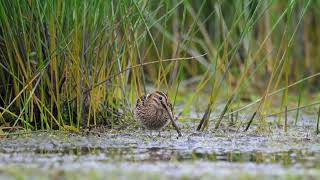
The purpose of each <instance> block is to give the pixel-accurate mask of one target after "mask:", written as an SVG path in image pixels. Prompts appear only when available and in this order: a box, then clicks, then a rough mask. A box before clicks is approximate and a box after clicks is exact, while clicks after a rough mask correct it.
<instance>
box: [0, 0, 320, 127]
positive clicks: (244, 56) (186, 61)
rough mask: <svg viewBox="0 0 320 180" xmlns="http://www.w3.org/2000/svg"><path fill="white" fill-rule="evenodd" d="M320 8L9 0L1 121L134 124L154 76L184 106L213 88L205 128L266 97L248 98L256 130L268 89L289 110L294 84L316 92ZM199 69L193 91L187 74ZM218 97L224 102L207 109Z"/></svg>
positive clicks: (266, 108)
mask: <svg viewBox="0 0 320 180" xmlns="http://www.w3.org/2000/svg"><path fill="white" fill-rule="evenodd" d="M319 8H320V3H319V1H289V2H284V1H249V0H248V1H234V2H232V1H216V2H213V1H186V0H181V1H178V0H175V1H169V0H160V1H154V0H150V1H136V0H120V1H103V0H97V1H77V0H70V1H62V0H48V1H40V0H29V1H26V0H18V1H5V0H1V1H0V23H1V27H0V59H1V61H0V93H1V94H0V109H1V111H0V119H1V121H0V123H1V124H4V125H5V126H21V127H23V128H25V129H32V130H37V129H68V128H69V129H70V128H76V129H79V128H80V127H85V126H91V125H99V124H104V125H108V126H109V127H111V128H113V127H115V126H120V127H125V126H127V125H129V124H134V122H135V121H134V120H133V118H132V108H133V106H134V102H135V99H136V97H137V96H140V95H142V94H144V93H146V91H147V88H146V86H149V85H152V86H153V87H155V88H158V89H164V90H168V91H169V95H170V96H171V97H174V98H173V99H179V100H180V101H182V102H183V103H184V105H185V106H184V109H183V112H187V111H188V110H189V109H190V106H191V104H192V103H193V102H194V101H195V99H196V98H197V97H198V94H199V93H203V92H208V90H209V93H210V99H209V100H208V102H204V103H206V104H207V108H206V109H203V112H205V113H204V116H203V118H202V120H201V121H200V124H199V126H198V129H199V130H200V129H205V128H206V127H208V125H209V124H210V122H211V121H210V119H211V120H217V121H216V122H215V127H216V128H219V126H220V124H221V122H222V121H223V119H224V117H225V116H227V115H228V114H232V113H233V112H231V111H230V109H235V111H236V112H238V111H237V109H239V108H241V107H239V104H242V103H241V99H243V98H246V99H251V100H252V101H254V100H256V99H254V97H257V96H258V97H261V99H260V100H259V101H256V102H257V103H258V105H257V106H251V105H250V106H247V107H251V108H253V109H254V110H253V115H252V119H251V120H250V121H249V122H248V126H247V128H249V127H250V125H251V123H252V121H253V120H254V119H255V118H256V115H259V116H258V119H260V121H259V123H258V124H259V125H260V127H261V128H263V127H264V126H265V123H264V122H265V121H264V118H265V117H266V116H267V115H268V113H269V112H270V107H271V102H273V101H275V100H276V99H274V98H269V97H270V94H272V93H273V92H276V91H277V90H279V89H281V88H282V91H281V92H283V94H282V96H281V97H282V98H281V101H280V102H279V109H280V112H283V111H284V109H287V108H288V110H289V109H290V108H289V103H288V97H289V93H298V91H300V90H301V88H296V87H295V86H291V85H292V84H294V82H299V83H297V84H300V83H301V82H304V83H305V84H307V87H306V88H303V90H305V91H307V92H314V91H317V90H318V89H317V86H319V83H320V82H319V76H318V75H319V74H318V73H319V72H320V63H318V61H319V57H320V56H319V55H320V54H319V52H318V51H317V49H319V39H320V38H319V37H320V34H319V32H320V25H319V23H318V22H317V21H316V19H317V18H318V17H319V12H318V11H317V9H319ZM202 54H206V55H205V56H200V55H202ZM188 57H196V58H188ZM165 59H167V60H165ZM149 62H152V63H149ZM195 77H198V78H197V79H196V81H195V82H194V83H193V84H194V85H195V86H190V87H186V92H187V93H188V94H190V96H188V97H187V96H184V93H183V92H181V90H180V83H181V82H186V81H189V80H192V79H193V78H195ZM303 79H304V80H303ZM300 80H303V81H300ZM289 87H290V89H289ZM190 92H191V93H190ZM300 96H301V95H300ZM182 97H185V98H184V99H183V98H182ZM181 99H182V100H181ZM218 99H222V100H225V106H224V108H223V110H222V112H220V116H219V117H218V118H217V119H216V118H210V115H211V112H213V111H215V109H216V105H217V100H218ZM300 101H301V104H302V103H303V102H304V101H303V98H302V99H300V98H299V106H300ZM281 121H282V120H281V116H279V118H278V123H279V124H281Z"/></svg>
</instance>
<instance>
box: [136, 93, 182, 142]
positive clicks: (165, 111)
mask: <svg viewBox="0 0 320 180" xmlns="http://www.w3.org/2000/svg"><path fill="white" fill-rule="evenodd" d="M135 117H136V119H138V120H139V121H140V122H141V124H142V126H143V127H145V128H146V129H149V130H158V131H160V130H162V129H163V128H165V127H166V126H167V125H168V124H169V123H170V121H171V122H172V125H173V126H174V127H175V128H176V130H177V132H178V134H179V136H181V132H180V130H179V128H178V126H177V125H176V123H175V122H174V119H173V113H172V105H171V104H170V103H169V101H168V96H167V95H166V94H165V93H163V92H161V91H156V92H154V93H151V94H147V95H143V96H141V97H140V98H139V99H138V100H137V103H136V108H135Z"/></svg>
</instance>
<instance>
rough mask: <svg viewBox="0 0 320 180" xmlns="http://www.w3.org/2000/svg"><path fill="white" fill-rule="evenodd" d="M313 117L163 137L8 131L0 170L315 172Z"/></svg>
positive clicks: (45, 174) (221, 174) (318, 166)
mask: <svg viewBox="0 0 320 180" xmlns="http://www.w3.org/2000/svg"><path fill="white" fill-rule="evenodd" d="M312 124H313V122H311V123H310V124H308V123H305V124H303V125H302V124H299V126H298V127H290V128H289V131H288V132H287V133H284V132H283V130H282V129H277V128H276V127H272V128H271V129H272V130H270V131H268V132H267V133H262V134H261V133H257V132H256V131H255V130H254V128H252V130H250V131H249V132H245V133H244V132H241V131H238V132H235V131H232V130H230V131H229V130H227V129H225V130H218V131H213V130H212V129H211V128H209V130H207V131H205V132H197V131H194V130H193V129H195V128H194V127H195V126H196V124H192V123H191V124H188V125H185V126H184V128H183V131H182V132H183V137H181V138H178V139H177V136H176V133H175V132H174V131H173V130H167V131H165V132H162V137H158V136H157V135H156V134H154V135H153V136H152V137H150V136H149V135H147V134H149V133H147V134H146V133H145V132H144V131H141V130H132V129H131V130H122V131H114V130H112V131H110V130H107V131H106V132H103V133H88V134H86V135H77V134H69V133H60V132H45V133H32V134H26V135H19V136H10V137H8V138H3V139H1V142H0V178H13V179H15V178H19V177H27V179H28V178H29V179H34V178H40V179H43V178H44V179H46V178H48V179H51V178H60V177H66V178H77V179H87V178H98V179H103V178H106V177H109V178H115V179H128V178H130V179H167V178H175V179H181V178H185V179H197V178H203V179H211V178H217V179H225V178H230V179H235V178H236V179H241V178H243V179H248V178H252V179H255V178H262V179H273V178H280V179H283V178H285V179H291V178H301V177H303V178H306V179H308V178H315V179H317V178H320V140H319V136H317V135H315V133H314V125H312Z"/></svg>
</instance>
